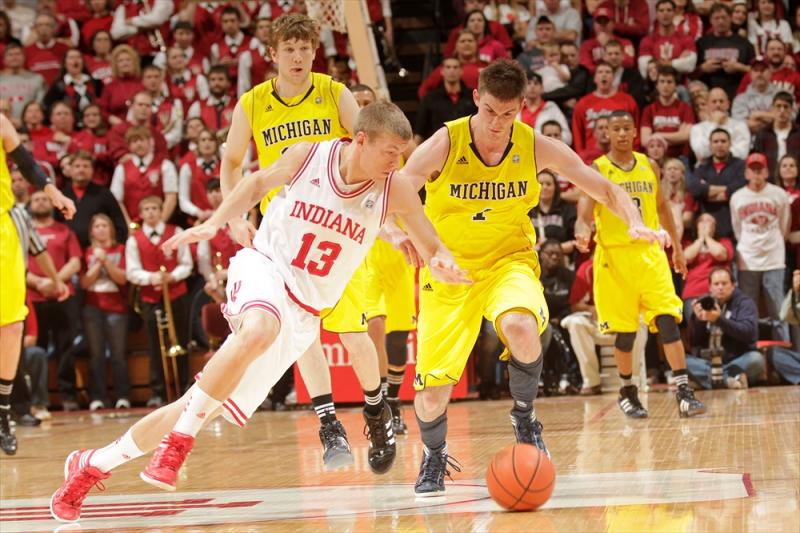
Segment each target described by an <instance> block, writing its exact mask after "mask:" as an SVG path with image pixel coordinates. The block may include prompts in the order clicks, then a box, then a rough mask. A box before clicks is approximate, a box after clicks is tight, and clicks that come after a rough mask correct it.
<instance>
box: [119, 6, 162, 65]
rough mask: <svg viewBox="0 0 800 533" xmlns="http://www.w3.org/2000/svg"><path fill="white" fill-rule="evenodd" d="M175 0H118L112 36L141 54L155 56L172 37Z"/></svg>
mask: <svg viewBox="0 0 800 533" xmlns="http://www.w3.org/2000/svg"><path fill="white" fill-rule="evenodd" d="M174 11H175V4H174V3H173V2H152V3H151V2H147V3H145V2H139V1H138V0H123V1H122V2H119V3H118V4H117V9H116V10H115V11H114V18H113V20H112V22H111V37H112V38H113V39H114V40H115V41H117V42H119V41H122V42H124V43H125V44H126V45H128V46H130V47H131V48H133V49H134V50H136V53H137V54H138V55H139V56H142V57H152V56H154V55H155V53H156V52H158V51H159V49H160V47H161V46H163V45H165V44H166V42H165V39H167V38H168V37H169V18H170V17H171V16H172V13H173V12H174Z"/></svg>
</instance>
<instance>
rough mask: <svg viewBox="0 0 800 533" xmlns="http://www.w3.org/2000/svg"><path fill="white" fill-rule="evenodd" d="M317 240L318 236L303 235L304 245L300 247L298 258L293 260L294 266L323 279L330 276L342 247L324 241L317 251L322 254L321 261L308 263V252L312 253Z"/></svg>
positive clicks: (311, 234)
mask: <svg viewBox="0 0 800 533" xmlns="http://www.w3.org/2000/svg"><path fill="white" fill-rule="evenodd" d="M316 238H317V236H316V235H314V234H313V233H306V234H305V235H303V245H302V246H301V247H300V251H299V252H297V257H295V258H294V259H292V266H293V267H297V268H299V269H300V270H307V271H308V273H309V274H311V275H314V276H320V277H323V276H327V275H328V274H330V272H331V268H333V262H334V261H336V258H337V257H339V253H341V251H342V247H341V245H339V244H337V243H335V242H330V241H322V242H321V243H319V244H318V245H317V250H319V251H320V252H322V255H321V256H320V258H319V261H306V258H307V257H308V252H310V251H311V247H312V246H313V245H314V241H315V240H316Z"/></svg>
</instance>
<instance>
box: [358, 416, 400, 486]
mask: <svg viewBox="0 0 800 533" xmlns="http://www.w3.org/2000/svg"><path fill="white" fill-rule="evenodd" d="M364 422H365V423H366V425H365V426H364V435H365V436H366V437H367V438H368V439H369V452H368V454H367V459H368V461H369V467H370V468H371V469H372V471H373V472H374V473H376V474H385V473H386V472H388V471H389V469H390V468H392V465H393V464H394V458H395V455H396V454H397V445H396V444H395V439H394V431H393V430H392V409H391V408H390V407H389V404H388V403H387V402H386V401H384V402H383V409H382V410H381V412H380V414H379V415H377V416H370V415H369V414H368V413H367V411H366V410H365V411H364Z"/></svg>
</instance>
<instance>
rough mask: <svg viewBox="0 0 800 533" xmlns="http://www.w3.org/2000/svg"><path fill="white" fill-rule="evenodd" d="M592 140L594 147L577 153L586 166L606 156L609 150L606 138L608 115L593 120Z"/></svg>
mask: <svg viewBox="0 0 800 533" xmlns="http://www.w3.org/2000/svg"><path fill="white" fill-rule="evenodd" d="M592 138H593V140H594V143H595V145H596V146H595V147H594V148H590V149H588V150H586V149H585V150H583V151H581V152H578V155H579V156H581V159H583V161H584V162H585V163H586V164H587V165H591V164H592V163H594V160H595V159H597V158H598V157H600V156H602V155H605V154H607V153H608V151H609V150H610V149H611V140H610V139H609V138H608V115H602V116H599V117H597V118H596V119H595V121H594V131H593V132H592Z"/></svg>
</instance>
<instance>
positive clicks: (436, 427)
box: [417, 411, 447, 450]
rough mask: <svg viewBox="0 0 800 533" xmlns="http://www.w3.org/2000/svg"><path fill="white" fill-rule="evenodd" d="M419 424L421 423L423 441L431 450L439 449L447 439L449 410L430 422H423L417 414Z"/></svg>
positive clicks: (420, 429)
mask: <svg viewBox="0 0 800 533" xmlns="http://www.w3.org/2000/svg"><path fill="white" fill-rule="evenodd" d="M417 424H418V425H419V433H420V436H421V437H422V443H423V444H424V445H425V446H427V447H428V449H429V450H438V449H439V448H441V447H442V446H444V443H445V439H447V411H445V412H444V413H442V414H441V415H439V416H438V417H436V418H435V419H434V420H431V421H430V422H423V421H422V420H420V418H419V416H417Z"/></svg>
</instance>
